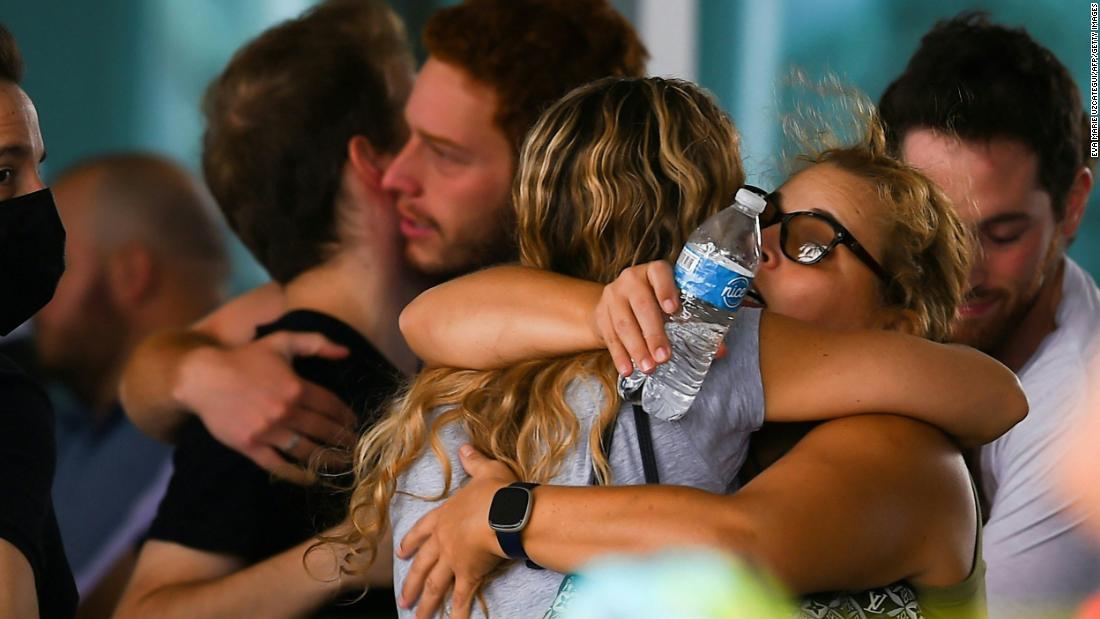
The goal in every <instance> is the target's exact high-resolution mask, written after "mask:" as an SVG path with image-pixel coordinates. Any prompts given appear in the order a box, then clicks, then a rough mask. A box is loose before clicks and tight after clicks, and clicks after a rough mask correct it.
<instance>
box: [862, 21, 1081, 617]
mask: <svg viewBox="0 0 1100 619" xmlns="http://www.w3.org/2000/svg"><path fill="white" fill-rule="evenodd" d="M880 108H881V113H882V117H883V120H884V121H885V122H886V124H887V125H888V127H889V130H890V139H891V140H892V141H893V145H894V146H895V148H896V149H897V151H898V152H899V153H900V154H901V156H902V157H903V158H904V159H905V160H906V161H908V162H909V163H911V164H913V165H915V166H916V167H918V168H920V169H921V170H923V171H924V172H925V173H927V174H928V175H929V176H930V177H931V178H932V179H933V180H935V181H936V182H937V183H939V184H940V185H941V186H942V187H943V188H944V190H945V191H946V192H947V194H948V196H949V197H951V199H952V200H953V201H954V202H955V204H956V207H957V208H958V210H959V213H960V215H961V217H962V218H963V221H964V222H967V223H968V224H970V225H971V226H972V228H973V229H974V231H975V234H976V237H977V244H978V245H979V250H978V251H979V257H978V259H977V261H976V263H975V266H974V268H973V270H972V272H971V277H970V290H969V294H968V295H967V297H966V299H965V300H964V304H963V306H962V307H961V309H960V316H959V320H958V324H957V327H956V331H955V340H956V341H958V342H960V343H964V344H969V345H971V346H974V347H976V348H978V349H980V350H982V351H984V352H986V353H988V354H990V355H992V356H994V357H995V358H997V359H998V360H1000V361H1001V362H1002V363H1004V364H1005V365H1007V366H1008V367H1010V368H1012V369H1013V371H1015V372H1016V373H1017V374H1018V375H1019V377H1020V380H1021V382H1022V384H1023V387H1024V390H1025V391H1026V393H1027V395H1028V399H1029V402H1030V405H1031V412H1030V414H1029V415H1028V417H1027V419H1025V420H1024V421H1022V422H1021V423H1020V424H1018V425H1017V426H1016V427H1015V428H1013V429H1012V430H1010V431H1009V432H1008V433H1007V434H1005V435H1004V436H1002V437H1001V438H999V439H998V440H996V441H994V442H993V443H992V444H989V445H986V446H985V447H983V448H982V450H981V453H980V458H979V460H978V464H979V466H980V482H981V485H982V490H983V494H984V498H985V499H986V501H987V504H988V506H989V509H988V512H987V515H988V523H987V524H986V527H985V531H984V544H983V551H984V555H985V560H986V562H987V564H988V572H987V587H988V589H987V591H988V598H989V611H990V616H991V617H993V618H994V619H998V618H1001V617H1033V616H1044V617H1045V616H1057V615H1059V614H1062V613H1069V612H1071V611H1072V609H1073V608H1074V607H1075V606H1076V605H1077V604H1079V603H1080V602H1081V600H1083V599H1084V598H1085V597H1086V596H1087V595H1088V594H1089V593H1090V592H1093V591H1095V590H1097V589H1100V547H1097V546H1094V545H1093V544H1092V542H1091V540H1090V539H1089V538H1088V536H1087V535H1086V534H1085V533H1084V532H1083V531H1082V530H1081V521H1082V516H1081V515H1080V513H1079V512H1078V511H1077V510H1076V509H1075V506H1074V502H1075V501H1074V500H1072V499H1067V498H1065V497H1064V496H1063V495H1062V494H1061V493H1060V492H1059V490H1058V489H1057V488H1056V487H1055V486H1056V482H1055V481H1054V480H1055V477H1056V475H1055V473H1056V472H1057V471H1058V469H1059V468H1060V460H1061V458H1062V452H1063V449H1062V445H1063V444H1064V441H1063V438H1064V437H1065V436H1066V435H1067V434H1069V433H1072V432H1074V431H1075V429H1076V428H1077V427H1078V426H1079V424H1077V422H1076V420H1075V419H1076V418H1075V413H1074V411H1075V409H1077V408H1078V407H1076V406H1075V404H1076V401H1077V400H1078V399H1079V398H1080V397H1081V394H1082V386H1083V380H1084V370H1083V368H1084V366H1085V365H1086V360H1087V359H1088V355H1089V353H1090V351H1091V350H1093V349H1094V348H1095V347H1096V341H1097V337H1096V335H1097V333H1098V332H1100V290H1098V289H1097V286H1096V283H1095V282H1094V281H1093V279H1092V278H1091V277H1090V276H1089V275H1088V274H1087V273H1085V272H1084V271H1083V270H1082V269H1081V268H1080V267H1079V266H1077V264H1076V263H1075V262H1073V260H1071V259H1070V258H1068V257H1066V255H1065V251H1066V248H1067V247H1068V245H1069V244H1070V243H1071V242H1072V241H1073V238H1074V236H1075V235H1076V233H1077V227H1078V225H1079V224H1080V222H1081V217H1082V216H1083V214H1084V211H1085V205H1086V202H1087V201H1088V194H1089V190H1090V189H1091V188H1092V184H1093V177H1092V172H1091V170H1090V166H1091V164H1092V163H1093V162H1092V160H1091V159H1090V157H1089V152H1088V148H1089V143H1088V119H1087V117H1086V116H1085V114H1084V112H1083V110H1082V107H1081V96H1080V93H1079V91H1078V89H1077V87H1076V85H1075V84H1074V82H1073V79H1072V78H1071V77H1070V75H1069V72H1068V71H1067V70H1066V68H1065V66H1063V65H1062V64H1061V63H1060V62H1059V61H1058V60H1057V59H1056V58H1055V57H1054V55H1053V54H1051V53H1050V52H1049V51H1048V50H1046V49H1045V48H1043V47H1042V46H1040V45H1039V44H1038V43H1036V42H1035V41H1034V40H1033V39H1031V37H1030V36H1029V35H1028V34H1027V33H1026V32H1025V31H1024V30H1022V29H1018V30H1013V29H1008V28H1005V27H1002V26H998V25H995V24H992V23H990V22H989V21H988V20H987V19H986V18H985V16H983V15H980V14H977V15H976V14H969V15H963V16H960V17H958V18H956V19H953V20H950V21H947V22H941V23H940V24H937V25H936V26H935V27H934V28H933V29H932V30H931V31H930V32H929V33H928V34H927V35H925V37H924V38H923V39H922V41H921V45H920V48H919V49H918V50H917V52H916V53H915V54H914V56H913V57H912V58H911V59H910V61H909V65H908V66H907V67H906V69H905V72H904V73H903V74H902V75H901V76H900V77H899V78H898V79H897V80H895V81H894V83H893V84H891V85H890V86H889V87H888V88H887V90H886V92H885V93H884V94H883V96H882V101H881V103H880Z"/></svg>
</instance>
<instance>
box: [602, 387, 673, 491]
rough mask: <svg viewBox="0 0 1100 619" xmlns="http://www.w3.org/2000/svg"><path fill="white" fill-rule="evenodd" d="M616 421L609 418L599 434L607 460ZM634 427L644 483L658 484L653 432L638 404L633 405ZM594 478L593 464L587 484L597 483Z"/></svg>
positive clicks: (609, 454) (609, 455)
mask: <svg viewBox="0 0 1100 619" xmlns="http://www.w3.org/2000/svg"><path fill="white" fill-rule="evenodd" d="M617 423H618V420H617V419H613V420H611V423H609V424H608V425H607V427H606V428H604V431H603V434H601V435H600V447H602V448H603V453H604V456H605V457H607V458H608V460H610V459H611V443H612V442H613V441H614V440H615V426H616V425H617ZM634 429H635V431H636V432H637V433H638V451H639V452H641V455H642V471H643V472H644V474H645V483H647V484H659V483H661V477H660V475H659V474H658V473H657V456H656V454H655V453H654V451H653V433H652V431H651V430H650V427H649V415H647V414H646V412H645V409H643V408H642V407H641V406H640V405H638V404H635V405H634ZM596 479H597V478H596V467H595V465H593V466H592V474H591V476H590V477H589V479H588V484H589V485H590V486H595V485H597V483H596Z"/></svg>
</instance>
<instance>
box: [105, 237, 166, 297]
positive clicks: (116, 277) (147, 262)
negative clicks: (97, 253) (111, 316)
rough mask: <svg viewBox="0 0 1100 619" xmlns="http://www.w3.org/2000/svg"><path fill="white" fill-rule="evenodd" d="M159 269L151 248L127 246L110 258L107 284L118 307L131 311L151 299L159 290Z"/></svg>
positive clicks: (116, 251) (108, 260)
mask: <svg viewBox="0 0 1100 619" xmlns="http://www.w3.org/2000/svg"><path fill="white" fill-rule="evenodd" d="M156 277H157V267H156V261H155V259H154V258H153V254H152V252H151V251H150V250H149V248H147V247H144V246H142V245H140V244H138V243H128V244H126V245H123V246H122V247H119V248H117V249H115V250H114V251H113V252H111V255H109V256H108V257H107V282H108V284H109V285H110V290H111V297H112V299H113V300H114V302H115V304H116V305H118V306H119V307H122V308H132V307H135V306H137V305H138V304H140V303H141V302H143V301H144V300H145V299H147V298H148V297H150V296H151V295H152V294H153V293H154V291H155V288H156Z"/></svg>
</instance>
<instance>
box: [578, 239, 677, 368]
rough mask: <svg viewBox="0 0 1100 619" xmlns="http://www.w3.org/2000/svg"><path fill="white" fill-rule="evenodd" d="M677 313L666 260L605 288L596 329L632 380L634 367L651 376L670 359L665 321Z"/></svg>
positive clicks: (638, 268) (626, 274)
mask: <svg viewBox="0 0 1100 619" xmlns="http://www.w3.org/2000/svg"><path fill="white" fill-rule="evenodd" d="M679 310H680V291H679V290H678V289H677V288H676V278H675V276H674V275H673V272H672V266H671V265H670V264H669V263H667V262H665V261H663V260H657V261H654V262H647V263H645V264H639V265H637V266H633V267H630V268H628V269H626V270H624V271H623V272H622V273H620V274H619V277H617V278H616V279H615V281H613V282H611V283H610V284H608V285H606V286H604V289H603V294H602V295H601V296H600V302H599V304H597V305H596V310H595V314H596V315H595V322H596V328H597V330H598V332H599V335H600V337H601V338H603V341H604V344H605V345H606V346H607V349H608V350H609V351H610V352H611V358H612V360H613V361H614V362H615V367H616V368H617V369H618V370H619V374H622V375H623V376H629V375H630V374H631V373H632V372H633V371H634V367H635V366H636V367H637V368H638V369H640V370H642V371H643V372H645V373H646V374H649V373H651V372H652V371H653V370H654V369H655V368H656V367H657V364H659V363H664V362H666V361H668V360H669V358H670V355H671V352H670V351H671V350H672V347H671V346H670V344H669V342H668V337H667V336H666V335H665V318H666V316H667V315H671V314H675V313H676V312H678V311H679Z"/></svg>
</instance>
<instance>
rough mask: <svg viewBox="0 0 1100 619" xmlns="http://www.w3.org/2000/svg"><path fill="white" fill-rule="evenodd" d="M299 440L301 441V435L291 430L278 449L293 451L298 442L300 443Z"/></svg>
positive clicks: (287, 451)
mask: <svg viewBox="0 0 1100 619" xmlns="http://www.w3.org/2000/svg"><path fill="white" fill-rule="evenodd" d="M301 442H302V435H301V434H298V433H297V432H291V433H290V438H288V439H286V442H285V443H283V446H282V447H280V449H281V450H282V451H284V452H286V453H290V452H292V451H294V448H295V447H297V446H298V444H299V443H301Z"/></svg>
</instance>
